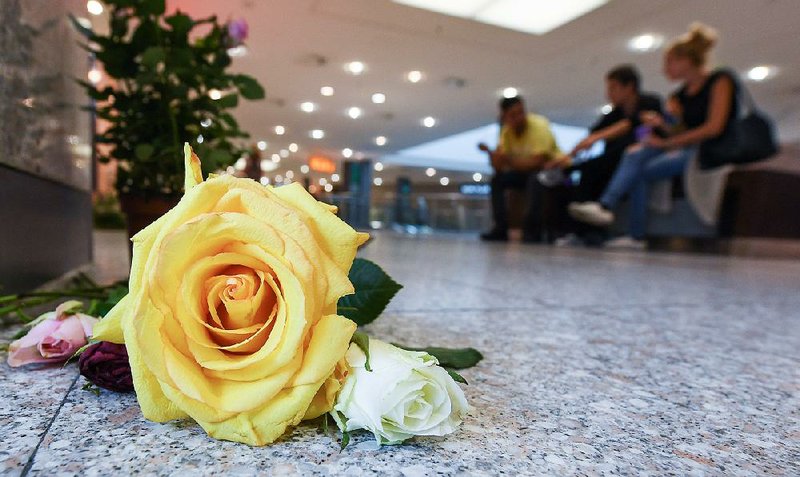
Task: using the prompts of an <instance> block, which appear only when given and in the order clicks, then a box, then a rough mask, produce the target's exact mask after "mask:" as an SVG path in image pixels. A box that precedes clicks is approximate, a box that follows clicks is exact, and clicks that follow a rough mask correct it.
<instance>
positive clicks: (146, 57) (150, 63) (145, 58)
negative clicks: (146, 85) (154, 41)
mask: <svg viewBox="0 0 800 477" xmlns="http://www.w3.org/2000/svg"><path fill="white" fill-rule="evenodd" d="M166 56H167V55H166V53H165V52H164V48H161V47H160V46H151V47H150V48H148V49H146V50H144V53H142V65H144V66H146V67H148V68H150V69H155V67H156V66H157V65H158V64H159V63H161V62H162V61H164V59H165V58H166Z"/></svg>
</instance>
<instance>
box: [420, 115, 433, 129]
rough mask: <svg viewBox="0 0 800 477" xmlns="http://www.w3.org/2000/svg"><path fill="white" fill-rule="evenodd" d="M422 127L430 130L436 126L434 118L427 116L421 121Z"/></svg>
mask: <svg viewBox="0 0 800 477" xmlns="http://www.w3.org/2000/svg"><path fill="white" fill-rule="evenodd" d="M422 125H423V126H425V127H426V128H432V127H434V126H436V118H434V117H433V116H427V117H425V118H424V119H423V120H422Z"/></svg>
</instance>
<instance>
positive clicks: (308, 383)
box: [0, 144, 481, 447]
mask: <svg viewBox="0 0 800 477" xmlns="http://www.w3.org/2000/svg"><path fill="white" fill-rule="evenodd" d="M184 152H185V168H186V171H185V193H184V196H183V198H182V199H181V201H180V202H179V203H178V205H177V206H176V207H175V208H173V209H172V210H170V211H169V212H168V213H166V214H165V215H164V216H162V217H161V218H159V219H158V220H156V221H155V222H154V223H152V224H151V225H150V226H148V227H147V228H145V229H144V230H142V231H141V232H139V233H138V234H137V235H135V236H134V237H133V239H132V240H133V260H132V265H131V271H130V278H129V281H128V284H127V289H125V288H122V289H120V287H114V288H111V290H112V291H111V292H110V294H108V295H107V296H105V298H106V299H105V301H103V300H97V299H96V300H94V301H93V302H92V304H91V305H90V308H91V309H93V310H87V314H84V313H82V311H81V307H80V306H79V305H80V303H79V302H68V303H66V304H64V305H62V306H60V307H59V308H58V309H57V311H56V312H53V313H50V314H46V315H43V316H42V317H40V318H39V319H37V320H35V321H34V322H32V323H31V326H30V331H29V332H28V333H27V335H26V336H24V337H22V338H20V339H19V340H18V341H15V342H14V343H12V344H11V346H10V353H9V359H8V361H9V364H11V365H12V366H15V365H21V364H25V363H27V362H42V361H47V360H51V359H56V360H64V359H66V358H68V357H69V356H71V355H73V354H75V351H76V350H78V349H80V350H83V354H81V356H80V362H79V364H80V368H81V372H82V374H84V376H86V377H87V378H88V379H89V380H90V381H91V382H94V383H96V384H97V385H99V386H102V387H104V388H107V389H112V390H115V391H125V390H128V389H130V388H131V385H132V387H133V388H134V390H135V392H136V398H137V400H138V402H139V405H140V407H141V410H142V413H143V415H144V417H146V418H147V419H150V420H152V421H156V422H166V421H170V420H174V419H184V418H191V419H193V420H194V421H196V422H197V423H198V424H199V425H200V426H202V428H203V429H204V430H205V431H206V432H207V433H208V434H209V435H210V436H212V437H215V438H218V439H224V440H230V441H237V442H243V443H245V444H249V445H254V446H260V445H265V444H269V443H272V442H274V441H275V440H276V439H278V438H279V437H280V436H281V435H283V434H284V433H285V432H286V430H287V428H290V427H292V426H295V425H297V424H298V423H300V422H301V421H303V420H309V419H315V418H318V417H320V416H325V417H324V419H325V422H326V423H327V415H331V416H332V417H333V420H334V421H335V422H336V424H337V426H338V427H339V429H340V430H341V431H342V446H343V447H344V446H346V445H347V442H348V440H349V432H351V431H354V430H357V429H365V430H367V431H369V432H371V433H373V435H374V436H375V438H376V440H377V441H378V443H379V444H397V443H401V442H403V441H405V440H407V439H409V438H411V437H414V436H427V435H431V436H441V435H445V434H448V433H451V432H453V431H454V430H455V429H456V428H457V427H458V426H459V425H460V424H461V422H462V420H463V419H464V417H465V415H466V413H467V410H468V405H467V402H466V399H465V396H464V393H463V391H462V390H461V388H460V387H459V385H458V384H457V383H456V381H460V382H462V383H465V381H464V380H463V378H461V376H459V375H458V374H457V373H456V372H455V371H454V368H465V367H469V366H472V365H474V364H476V363H477V361H479V360H480V359H481V356H480V353H478V352H477V351H476V350H474V349H471V348H467V349H457V350H453V349H444V348H430V349H427V350H425V349H422V350H412V349H403V348H401V347H398V346H395V345H392V344H388V343H384V342H382V341H379V340H376V339H371V338H369V337H368V336H367V335H366V334H364V333H363V332H361V331H359V329H358V328H359V326H363V325H366V324H368V323H370V322H372V321H373V320H375V319H376V318H377V317H378V316H379V315H380V313H381V312H382V311H383V309H384V308H385V307H386V305H387V304H388V302H389V300H391V298H392V297H393V296H394V295H395V293H397V291H398V290H399V289H400V288H401V287H400V285H399V284H397V283H396V282H394V281H393V280H392V279H391V278H390V277H389V276H388V275H386V274H385V273H384V272H383V270H382V269H381V268H380V267H378V266H377V265H375V264H374V263H372V262H369V261H367V260H364V259H357V258H355V256H356V251H357V249H358V248H359V246H361V245H362V244H364V243H365V242H366V241H367V240H368V239H369V236H368V235H367V234H365V233H359V232H357V231H355V230H353V229H352V228H351V227H350V226H349V225H347V224H346V223H344V222H343V221H342V220H340V219H339V218H338V217H337V216H336V214H335V212H336V209H335V207H333V206H330V205H327V204H324V203H322V202H318V201H317V200H315V199H314V198H313V197H312V196H311V195H310V194H308V193H307V192H306V191H305V189H303V188H302V187H301V186H300V185H299V184H296V183H295V184H291V185H287V186H282V187H278V188H273V187H270V186H263V185H261V184H259V183H257V182H255V181H252V180H250V179H242V178H237V177H234V176H230V175H211V176H210V177H209V178H208V179H207V180H203V177H202V174H201V168H200V160H199V159H198V158H197V156H196V155H195V154H194V153H193V152H192V150H191V148H190V147H189V145H188V144H187V145H186V146H185V151H184ZM101 296H102V294H101ZM0 300H2V299H0ZM7 303H8V301H7ZM111 305H113V307H111V308H110V310H108V311H107V313H98V314H103V315H104V316H103V318H102V319H101V320H99V321H96V320H95V319H94V318H92V317H91V316H88V314H91V311H96V310H97V309H98V307H103V306H106V307H108V306H111ZM11 306H12V305H7V306H6V310H5V311H6V312H7V311H9V309H10V307H11ZM2 311H3V310H2V309H0V312H2Z"/></svg>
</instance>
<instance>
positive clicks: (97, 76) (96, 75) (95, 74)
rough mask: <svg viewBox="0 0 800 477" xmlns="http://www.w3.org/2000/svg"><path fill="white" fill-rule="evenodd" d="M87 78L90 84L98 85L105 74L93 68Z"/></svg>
mask: <svg viewBox="0 0 800 477" xmlns="http://www.w3.org/2000/svg"><path fill="white" fill-rule="evenodd" d="M86 77H87V78H89V82H90V83H92V84H97V83H99V82H100V81H101V80H102V79H103V73H102V72H101V71H100V70H98V69H97V68H92V69H90V70H89V72H88V73H87V74H86Z"/></svg>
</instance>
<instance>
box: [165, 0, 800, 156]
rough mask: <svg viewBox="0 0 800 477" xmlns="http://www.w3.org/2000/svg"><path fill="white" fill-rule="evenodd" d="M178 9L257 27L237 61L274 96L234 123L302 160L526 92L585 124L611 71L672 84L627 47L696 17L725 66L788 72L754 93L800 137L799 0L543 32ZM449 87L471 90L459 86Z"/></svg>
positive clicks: (356, 16) (404, 133) (704, 6)
mask: <svg viewBox="0 0 800 477" xmlns="http://www.w3.org/2000/svg"><path fill="white" fill-rule="evenodd" d="M169 5H170V7H171V8H175V7H177V8H180V9H182V10H184V11H187V12H189V13H190V14H192V15H193V16H203V15H207V14H213V13H216V14H217V15H218V16H219V17H221V18H223V19H226V18H239V17H244V18H246V19H247V21H248V22H249V25H250V38H249V39H248V41H247V45H248V48H249V53H248V54H247V55H246V56H245V57H242V58H237V59H236V60H235V62H234V69H235V70H239V71H242V72H246V73H249V74H251V75H253V76H255V77H256V78H258V79H259V80H260V81H261V83H262V84H263V85H264V86H265V87H266V90H267V96H268V99H267V100H266V101H259V102H252V103H245V104H244V105H243V106H240V107H239V110H238V111H237V117H238V118H239V119H240V122H241V124H242V126H243V127H244V129H245V130H247V131H249V132H250V133H251V134H252V136H253V140H262V139H263V140H266V141H267V142H268V144H269V149H268V151H267V152H269V153H272V152H275V151H277V150H278V149H280V148H285V147H286V146H287V145H288V144H289V143H290V142H296V143H298V144H299V145H300V151H299V153H298V154H296V155H294V156H295V157H296V159H295V160H297V161H299V160H303V159H304V158H305V157H306V155H307V154H308V153H309V152H315V151H319V152H326V153H329V154H332V155H333V154H336V155H338V152H339V151H340V150H341V149H342V148H344V147H350V148H352V149H355V150H358V151H362V152H364V153H365V154H366V155H367V156H368V157H376V156H379V155H382V154H387V153H391V152H395V151H397V150H399V149H403V148H406V147H410V146H414V145H416V144H420V143H424V142H427V141H430V140H433V139H437V138H440V137H444V136H447V135H450V134H454V133H458V132H461V131H465V130H468V129H471V128H475V127H477V126H482V125H485V124H488V123H490V122H492V121H493V120H494V119H495V117H496V108H497V105H496V102H497V99H498V91H499V90H500V89H501V88H503V87H505V86H515V87H517V88H518V89H519V91H520V93H521V94H522V95H524V96H525V97H526V98H527V100H528V103H529V105H530V107H531V108H532V109H534V110H536V111H537V112H540V113H542V114H545V115H546V116H548V117H549V118H550V119H551V120H553V121H557V122H561V123H564V124H570V125H578V126H586V125H588V124H590V123H591V122H592V121H593V119H594V118H595V117H596V116H597V108H598V107H599V106H600V105H602V104H604V103H605V98H604V87H603V75H604V73H605V72H606V70H607V69H609V68H610V67H611V66H613V65H615V64H617V63H623V62H633V63H636V64H637V65H638V66H639V68H640V69H641V71H642V73H643V76H644V78H645V85H644V86H645V89H648V90H654V91H658V92H661V93H665V92H668V91H669V90H670V89H672V88H673V87H674V85H670V84H668V83H667V82H666V80H665V79H664V78H663V76H662V75H661V73H660V71H661V56H662V55H661V53H660V52H651V53H645V54H635V53H632V52H630V51H628V49H627V47H626V43H627V41H628V40H629V39H630V38H631V37H633V36H635V35H638V34H642V33H657V34H661V35H664V36H665V37H666V38H671V37H673V36H675V35H678V34H680V33H682V32H684V31H685V30H686V28H687V26H688V25H689V23H691V22H692V21H695V20H699V21H703V22H705V23H708V24H710V25H712V26H714V27H716V28H717V29H718V30H719V32H720V35H721V44H720V46H719V48H718V50H717V52H716V58H717V60H718V63H719V64H724V65H729V66H732V67H734V68H736V69H738V70H740V71H745V70H746V69H748V68H749V67H751V66H754V65H757V64H770V65H776V66H778V67H779V68H780V73H779V75H778V76H777V77H775V78H774V79H772V80H770V81H767V82H764V83H760V84H751V89H752V91H753V92H754V94H755V96H756V98H757V100H758V101H759V103H760V104H761V105H762V106H763V107H764V108H765V109H766V110H767V111H768V112H769V113H770V114H771V115H772V116H773V118H775V120H776V121H777V122H778V123H779V125H780V126H781V132H782V137H783V139H784V140H797V139H798V138H800V128H798V124H800V55H798V54H797V48H798V39H800V35H798V31H800V30H799V28H800V27H798V24H800V1H798V0H725V1H718V0H669V1H652V0H612V1H610V2H609V3H608V4H607V5H604V6H602V7H600V8H599V9H597V10H595V11H593V12H591V13H589V14H588V15H586V16H583V17H580V18H578V19H577V20H575V21H573V22H571V23H568V24H567V25H564V26H563V27H560V28H558V29H556V30H554V31H552V32H550V33H547V34H545V35H542V36H535V35H527V34H524V33H518V32H514V31H510V30H505V29H501V28H498V27H494V26H490V25H485V24H480V23H476V22H473V21H470V20H464V19H460V18H454V17H449V16H445V15H441V14H435V13H431V12H426V11H423V10H419V9H415V8H411V7H407V6H403V5H398V4H396V3H393V2H390V1H389V0H272V1H262V0H230V1H221V0H171V1H170V2H169ZM318 58H324V60H325V61H324V62H318V61H317V59H318ZM352 60H360V61H363V62H364V63H366V65H367V71H366V72H365V73H364V74H362V75H361V76H352V75H350V74H348V73H346V72H345V71H344V68H343V65H344V63H346V62H348V61H352ZM412 69H418V70H422V71H423V72H425V74H426V79H425V80H424V81H422V82H420V83H418V84H411V83H409V82H407V81H405V80H404V73H405V72H406V71H409V70H412ZM448 78H460V79H463V80H465V82H466V85H465V86H464V87H463V88H457V87H453V86H448V85H447V81H446V80H447V79H448ZM324 85H330V86H333V87H334V88H335V90H336V93H335V95H334V96H332V97H322V96H321V95H320V93H319V89H320V87H321V86H324ZM374 92H383V93H385V94H386V95H387V101H386V103H385V104H382V105H375V104H372V103H371V101H370V96H371V95H372V93H374ZM303 101H313V102H315V103H317V104H318V105H319V109H318V111H317V112H314V113H312V114H308V113H304V112H301V111H300V109H299V104H300V103H301V102H303ZM350 106H359V107H361V108H362V109H363V110H364V115H363V116H362V117H361V118H359V119H357V120H353V119H350V118H349V117H347V116H346V115H345V110H346V109H347V108H348V107H350ZM428 115H430V116H434V117H436V118H437V119H438V124H437V126H436V127H434V128H431V129H428V128H424V127H422V126H421V125H420V120H421V119H422V118H423V117H425V116H428ZM277 124H281V125H284V126H286V129H287V133H286V135H284V136H276V135H275V134H274V132H273V130H272V128H273V127H274V126H275V125H277ZM311 129H323V130H325V134H326V135H325V138H324V139H322V140H312V139H310V138H309V136H308V132H309V131H310V130H311ZM377 135H385V136H387V137H388V139H389V142H388V144H387V145H386V146H385V147H384V148H378V147H376V146H375V145H374V143H373V138H374V137H375V136H377ZM337 158H338V157H337ZM285 162H288V163H291V161H285Z"/></svg>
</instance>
